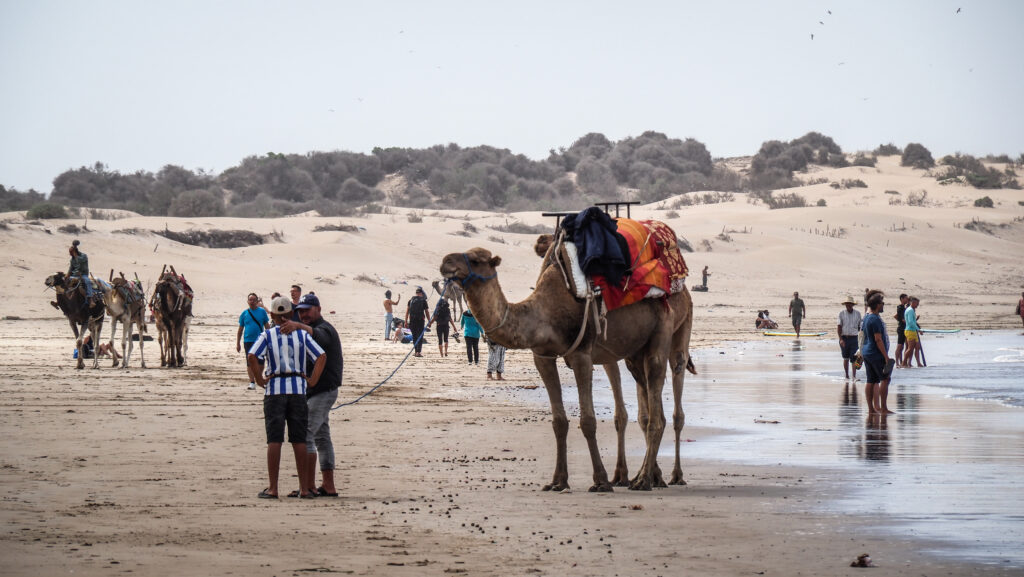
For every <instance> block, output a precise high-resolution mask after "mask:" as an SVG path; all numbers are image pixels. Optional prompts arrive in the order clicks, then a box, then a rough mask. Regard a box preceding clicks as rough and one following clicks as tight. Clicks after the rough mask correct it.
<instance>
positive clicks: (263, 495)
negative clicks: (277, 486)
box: [256, 487, 277, 499]
mask: <svg viewBox="0 0 1024 577" xmlns="http://www.w3.org/2000/svg"><path fill="white" fill-rule="evenodd" d="M269 490H270V488H269V487H267V488H266V489H263V490H262V491H260V494H259V495H256V496H257V497H259V498H260V499H277V495H271V494H270V493H268V491H269Z"/></svg>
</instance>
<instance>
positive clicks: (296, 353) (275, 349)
mask: <svg viewBox="0 0 1024 577" xmlns="http://www.w3.org/2000/svg"><path fill="white" fill-rule="evenodd" d="M249 354H251V355H256V357H257V358H263V359H264V361H265V362H266V364H267V370H268V371H269V372H270V375H271V378H270V382H268V383H267V393H266V394H268V395H305V394H306V378H305V377H304V376H302V374H303V373H305V368H306V357H307V356H308V357H309V358H310V359H311V360H314V361H315V360H316V359H317V357H319V356H320V355H322V354H324V350H323V348H321V347H320V345H318V344H316V341H315V340H313V336H312V335H310V334H309V333H307V332H306V331H292V332H291V333H290V334H287V335H285V334H281V329H280V327H274V328H272V329H268V330H265V331H263V332H262V333H260V336H259V337H257V339H256V342H255V343H253V345H252V348H250V349H249ZM289 373H292V375H291V376H287V377H285V376H274V375H286V374H289Z"/></svg>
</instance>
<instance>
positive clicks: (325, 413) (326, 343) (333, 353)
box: [281, 293, 345, 497]
mask: <svg viewBox="0 0 1024 577" xmlns="http://www.w3.org/2000/svg"><path fill="white" fill-rule="evenodd" d="M296 308H297V309H298V310H299V318H300V319H301V322H295V321H289V322H287V323H285V324H284V325H282V326H281V332H283V333H285V334H287V333H289V332H291V331H293V330H301V331H306V332H308V333H310V334H311V335H313V340H315V341H316V343H317V344H318V345H320V347H321V348H323V349H324V351H325V352H326V353H327V364H325V365H324V371H323V373H322V374H321V376H320V380H319V381H318V382H317V384H316V386H315V387H310V388H308V389H306V404H307V406H308V407H309V419H308V423H309V427H308V429H307V433H306V455H307V460H306V466H307V467H309V469H308V471H307V475H306V478H307V479H309V483H310V486H309V487H301V488H300V491H294V492H293V493H294V496H296V497H297V496H299V494H301V493H302V492H304V491H306V490H308V491H309V492H312V493H314V494H316V495H318V496H320V497H337V496H338V490H337V488H335V486H334V466H335V465H334V445H333V443H331V424H330V417H331V407H333V406H334V403H335V402H336V401H337V400H338V387H340V386H341V381H342V374H343V372H344V368H345V360H344V358H343V356H342V353H341V339H340V338H339V337H338V331H337V330H335V329H334V327H333V326H331V324H330V323H329V322H327V321H326V320H324V318H323V317H322V316H320V299H319V298H318V297H317V296H316V295H314V294H313V293H309V294H305V295H302V298H300V299H299V304H297V305H296ZM306 371H307V374H308V373H309V372H310V371H312V366H307V367H306ZM318 456H319V461H320V476H321V477H322V478H323V484H322V485H320V487H317V486H316V464H317V460H318V459H317V457H318ZM288 496H289V497H291V496H293V495H292V494H289V495H288Z"/></svg>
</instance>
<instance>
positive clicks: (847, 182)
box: [843, 178, 868, 188]
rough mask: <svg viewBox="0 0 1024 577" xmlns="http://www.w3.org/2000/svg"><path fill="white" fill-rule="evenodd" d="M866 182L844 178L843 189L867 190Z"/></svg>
mask: <svg viewBox="0 0 1024 577" xmlns="http://www.w3.org/2000/svg"><path fill="white" fill-rule="evenodd" d="M867 187H868V185H867V183H866V182H864V181H863V180H861V179H859V178H844V179H843V188H867Z"/></svg>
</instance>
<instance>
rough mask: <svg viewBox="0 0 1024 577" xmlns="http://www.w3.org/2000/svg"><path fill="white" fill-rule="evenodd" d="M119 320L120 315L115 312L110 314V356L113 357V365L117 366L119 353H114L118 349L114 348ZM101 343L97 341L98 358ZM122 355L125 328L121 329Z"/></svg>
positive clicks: (97, 356) (122, 351) (122, 353)
mask: <svg viewBox="0 0 1024 577" xmlns="http://www.w3.org/2000/svg"><path fill="white" fill-rule="evenodd" d="M117 321H118V317H116V316H114V315H113V314H111V315H110V350H111V355H110V358H111V359H113V362H114V364H112V365H110V366H112V367H117V355H115V354H113V351H115V350H117V349H115V348H114V337H116V336H117ZM99 353H100V352H99V343H97V350H96V358H99V356H100V354H99ZM121 356H122V357H124V329H122V330H121Z"/></svg>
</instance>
